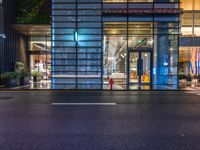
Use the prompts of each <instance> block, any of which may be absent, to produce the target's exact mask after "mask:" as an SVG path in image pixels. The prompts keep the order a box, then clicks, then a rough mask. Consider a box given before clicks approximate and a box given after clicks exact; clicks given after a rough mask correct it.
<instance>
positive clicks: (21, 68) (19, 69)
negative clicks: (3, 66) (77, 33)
mask: <svg viewBox="0 0 200 150" xmlns="http://www.w3.org/2000/svg"><path fill="white" fill-rule="evenodd" d="M24 69H25V68H24V64H23V63H22V62H16V63H15V72H17V73H21V72H22V71H24Z"/></svg>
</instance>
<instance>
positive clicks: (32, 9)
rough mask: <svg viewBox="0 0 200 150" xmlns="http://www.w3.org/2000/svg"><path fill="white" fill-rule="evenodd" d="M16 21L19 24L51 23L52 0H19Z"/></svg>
mask: <svg viewBox="0 0 200 150" xmlns="http://www.w3.org/2000/svg"><path fill="white" fill-rule="evenodd" d="M16 3H17V4H16V22H17V23H19V24H49V23H50V7H51V6H50V0H17V2H16Z"/></svg>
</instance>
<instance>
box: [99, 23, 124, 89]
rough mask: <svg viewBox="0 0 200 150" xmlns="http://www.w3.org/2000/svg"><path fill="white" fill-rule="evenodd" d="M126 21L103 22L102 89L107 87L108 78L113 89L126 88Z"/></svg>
mask: <svg viewBox="0 0 200 150" xmlns="http://www.w3.org/2000/svg"><path fill="white" fill-rule="evenodd" d="M126 33H127V23H126V22H123V23H120V22H105V23H104V34H105V36H104V61H103V65H104V76H103V77H104V89H109V79H110V78H112V79H113V80H114V83H115V86H114V89H118V90H123V89H126V79H127V34H126Z"/></svg>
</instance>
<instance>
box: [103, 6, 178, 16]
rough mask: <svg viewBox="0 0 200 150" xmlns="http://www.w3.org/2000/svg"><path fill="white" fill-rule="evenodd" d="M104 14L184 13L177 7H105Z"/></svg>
mask: <svg viewBox="0 0 200 150" xmlns="http://www.w3.org/2000/svg"><path fill="white" fill-rule="evenodd" d="M103 13H104V14H110V15H112V14H113V15H115V14H118V15H125V14H129V15H143V14H180V13H182V10H181V9H176V8H156V9H151V8H148V9H144V8H134V9H128V10H127V9H104V10H103Z"/></svg>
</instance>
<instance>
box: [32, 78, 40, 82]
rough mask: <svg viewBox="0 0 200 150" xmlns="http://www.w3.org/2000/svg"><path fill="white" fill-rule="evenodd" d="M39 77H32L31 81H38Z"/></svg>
mask: <svg viewBox="0 0 200 150" xmlns="http://www.w3.org/2000/svg"><path fill="white" fill-rule="evenodd" d="M40 81H41V78H40V77H33V82H40Z"/></svg>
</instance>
